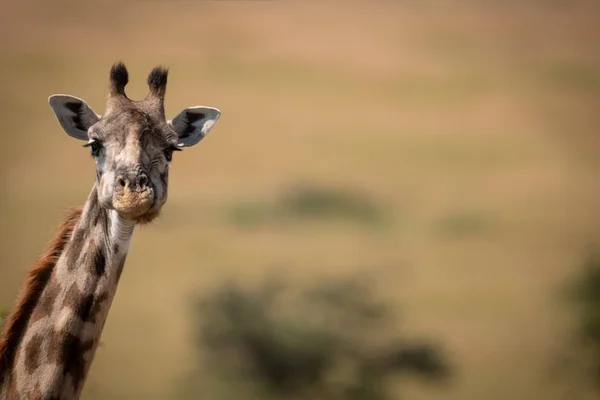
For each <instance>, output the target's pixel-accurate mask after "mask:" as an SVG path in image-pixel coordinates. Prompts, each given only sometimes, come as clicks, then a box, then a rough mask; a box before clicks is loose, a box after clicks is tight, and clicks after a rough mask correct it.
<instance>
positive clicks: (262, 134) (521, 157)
mask: <svg viewBox="0 0 600 400" xmlns="http://www.w3.org/2000/svg"><path fill="white" fill-rule="evenodd" d="M4 9H5V11H3V12H2V13H1V14H0V38H2V39H0V51H1V54H2V64H1V65H2V67H1V68H2V69H1V71H0V72H1V73H0V87H1V88H2V92H1V93H0V94H1V96H0V105H1V106H2V107H0V116H1V117H2V122H3V131H2V134H0V163H1V166H2V169H1V173H0V183H2V187H3V190H2V191H1V192H0V221H2V223H1V224H0V234H1V242H0V243H2V250H3V251H2V253H1V254H2V255H1V256H0V276H1V277H2V278H1V279H0V304H6V305H9V304H10V303H11V302H12V300H13V297H14V295H15V294H16V291H17V287H18V285H19V284H20V282H21V280H22V278H23V274H24V272H25V270H26V269H27V268H28V267H29V266H30V265H32V263H33V261H34V259H35V257H36V256H37V255H38V254H39V253H40V252H41V250H42V247H43V245H44V243H45V241H46V240H47V239H49V237H50V235H51V234H52V229H53V226H55V225H56V223H57V222H58V221H59V220H60V218H61V217H62V215H63V214H64V212H63V210H65V209H66V208H67V207H69V206H72V205H76V204H79V203H80V202H82V201H83V200H84V199H85V197H86V195H87V193H88V190H89V189H90V187H91V184H92V181H93V165H92V161H91V160H90V159H89V155H88V152H87V151H84V150H83V149H81V148H80V146H79V144H78V143H76V142H75V141H74V140H72V139H70V138H68V137H67V136H66V135H65V134H64V133H63V132H62V131H61V129H60V127H59V125H58V123H57V122H56V121H55V119H54V117H53V115H52V113H51V110H50V108H49V107H48V106H47V103H46V98H47V96H48V95H50V94H53V93H69V94H72V95H75V96H78V97H82V98H84V99H86V100H87V101H88V103H89V104H90V105H92V107H94V108H95V109H96V111H98V112H101V111H102V109H103V105H104V104H103V103H104V98H105V95H106V91H105V89H106V86H107V81H106V79H107V73H108V69H109V68H110V65H111V64H112V63H113V62H114V61H115V60H121V59H122V60H123V61H125V62H126V63H127V65H128V67H129V69H130V75H131V83H130V85H129V86H128V93H129V94H130V96H131V97H133V98H140V97H142V96H143V95H144V94H145V91H146V88H145V86H144V85H145V84H144V81H145V77H146V74H147V73H148V71H149V70H150V69H151V68H152V67H153V66H154V65H155V64H159V63H160V64H166V65H168V66H169V67H170V68H171V75H170V83H169V88H168V94H167V105H166V106H167V112H168V113H169V114H170V115H174V114H175V113H177V112H178V111H179V110H180V109H182V108H184V107H187V106H190V105H195V104H203V105H212V106H216V107H219V108H220V109H221V110H222V111H223V117H222V119H221V120H220V121H219V123H218V125H217V126H216V127H215V129H214V131H213V132H212V133H211V135H210V137H208V138H207V139H206V140H205V141H204V142H203V143H202V144H201V145H199V146H198V147H197V148H193V149H189V150H186V151H185V152H184V153H183V154H177V155H176V156H177V157H176V159H175V161H174V165H173V169H172V174H171V175H172V176H171V183H170V199H169V202H168V204H167V206H166V208H165V212H164V216H163V217H162V218H161V219H160V220H159V221H157V222H156V223H155V224H153V225H152V226H150V227H147V228H143V229H140V230H139V231H137V232H136V234H135V239H134V240H133V244H132V248H131V251H130V256H129V259H128V265H127V268H126V271H125V273H124V275H123V279H122V281H121V285H120V288H119V292H118V295H117V297H116V299H115V302H114V304H113V307H112V310H111V313H110V315H109V319H108V322H107V325H106V329H105V332H104V336H103V342H104V346H103V347H101V348H100V349H99V351H98V354H97V357H96V360H95V363H94V365H93V367H92V371H91V375H90V378H89V380H88V383H87V387H86V392H85V393H86V396H85V397H86V398H90V399H92V398H93V399H100V398H111V399H113V398H132V397H137V398H170V397H171V396H173V393H176V389H177V387H176V382H177V380H178V379H180V378H181V377H182V376H183V374H184V373H185V372H186V371H187V370H189V369H190V368H192V367H193V361H194V357H195V355H194V351H195V350H194V349H193V348H192V347H191V344H190V340H189V338H190V329H191V324H192V322H191V319H190V318H191V316H190V307H189V300H190V298H191V297H192V296H193V295H196V294H200V293H202V292H203V290H204V289H206V288H209V287H211V286H212V285H214V284H216V283H218V282H219V281H220V279H221V278H223V277H224V276H227V275H228V274H233V275H236V276H238V277H239V278H240V279H243V280H249V281H254V280H258V279H260V278H261V277H262V276H263V275H262V274H264V273H265V272H266V271H269V270H271V269H276V270H279V271H282V272H284V273H285V275H286V276H289V277H290V278H291V279H294V280H297V281H298V282H299V283H306V282H310V281H311V280H317V279H320V277H323V276H330V275H337V274H343V273H347V272H355V271H362V270H367V271H370V272H372V274H373V275H374V277H375V278H376V280H377V281H379V282H380V283H381V285H382V290H383V291H385V293H386V294H387V295H390V296H393V297H394V298H395V299H397V300H398V304H399V305H400V306H401V310H402V313H403V321H404V324H405V328H406V329H407V330H409V331H410V332H412V333H415V334H424V335H427V336H433V337H435V338H439V339H440V340H441V341H442V343H443V344H445V346H446V347H447V349H448V352H449V355H450V356H451V357H452V360H453V361H454V363H455V364H456V365H457V366H458V369H457V371H456V372H457V376H456V379H455V380H454V382H453V384H452V385H451V386H450V387H449V388H448V389H447V390H443V391H438V390H433V389H430V388H425V389H424V388H423V387H416V388H412V385H411V388H410V392H411V395H412V396H411V398H415V399H419V398H423V399H432V398H435V399H474V400H475V399H482V398H485V399H507V398H510V399H515V400H518V399H523V400H525V399H532V398H544V399H558V398H562V397H561V394H562V393H564V391H563V389H564V386H565V385H563V383H561V382H556V381H552V380H551V379H550V377H549V375H548V369H549V368H550V367H549V366H550V364H551V363H552V361H553V360H554V357H555V355H556V353H557V352H559V351H560V348H561V346H562V344H563V343H564V341H565V340H566V335H567V333H568V332H569V329H570V324H569V317H568V310H565V309H564V308H562V305H561V303H560V302H559V301H557V295H556V291H557V290H558V289H559V288H560V285H562V284H563V283H564V282H565V280H566V279H567V278H569V277H570V276H571V275H572V273H573V272H574V269H575V268H576V267H577V266H578V265H579V263H580V261H581V259H582V257H583V254H584V253H583V252H584V250H585V248H586V246H587V245H588V244H589V243H593V242H596V241H598V240H599V239H600V226H599V225H598V217H599V215H598V205H599V204H600V179H598V173H599V172H600V162H599V160H600V157H599V156H600V147H599V145H600V141H599V140H598V135H597V132H598V129H599V128H600V119H599V115H600V114H599V113H598V109H599V106H600V53H599V52H598V40H599V39H600V34H599V28H598V26H599V25H598V21H599V18H600V7H598V5H597V4H595V3H594V2H591V1H590V2H569V3H567V2H546V3H544V2H536V3H527V4H520V3H517V2H514V4H505V3H504V2H492V1H487V2H477V3H476V2H470V1H463V2H439V1H436V2H433V1H431V2H395V3H394V2H375V3H372V2H369V3H367V2H345V3H342V2H331V3H323V4H319V5H317V3H316V2H315V3H313V2H305V3H302V4H301V3H299V2H298V3H296V2H242V1H231V2H200V1H197V2H194V1H175V2H166V1H146V2H141V1H132V2H128V3H125V4H121V3H117V2H93V3H92V2H67V1H61V2H37V3H33V2H29V1H19V2H11V3H7V4H5V5H4ZM296 182H313V183H317V184H319V185H325V186H329V185H330V186H334V187H338V186H340V187H350V188H358V189H361V190H363V191H367V192H368V193H370V195H371V196H372V197H373V198H374V199H375V200H376V201H379V202H381V203H382V204H385V205H386V206H388V207H391V208H392V209H393V217H394V219H393V224H392V225H391V227H389V228H387V229H382V230H375V231H373V230H369V229H361V228H360V227H356V226H348V225H343V224H342V225H338V224H330V223H325V222H324V223H316V224H301V225H298V226H295V225H292V226H286V227H278V226H266V227H261V228H257V229H256V230H244V229H238V228H237V227H236V226H233V225H231V224H229V223H228V222H227V217H226V215H227V213H228V211H229V210H230V207H231V206H233V205H235V204H236V203H238V202H244V201H249V200H253V199H259V200H266V201H269V200H270V199H272V198H273V196H276V195H277V194H278V193H279V192H280V190H281V189H282V188H283V187H285V186H286V185H288V184H293V183H296ZM465 215H466V216H469V215H471V216H476V218H478V221H480V222H479V223H480V227H479V228H477V229H475V231H474V232H472V233H470V234H468V235H459V234H453V229H454V228H453V225H452V224H450V225H448V222H447V221H448V220H453V218H454V219H456V218H458V220H459V222H460V218H464V216H465ZM461 216H462V217H461ZM448 226H449V227H448ZM565 384H567V385H568V384H569V382H566V383H565Z"/></svg>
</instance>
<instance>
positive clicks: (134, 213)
mask: <svg viewBox="0 0 600 400" xmlns="http://www.w3.org/2000/svg"><path fill="white" fill-rule="evenodd" d="M153 204H154V189H153V188H152V187H150V186H149V185H148V178H147V176H146V174H143V173H142V174H138V175H135V176H127V175H119V176H118V177H117V179H116V180H115V190H114V195H113V207H114V209H115V210H116V211H117V212H118V213H119V214H121V215H122V216H124V217H126V218H129V219H136V218H139V217H141V216H142V215H143V214H144V213H146V212H147V211H148V210H150V209H151V208H152V206H153Z"/></svg>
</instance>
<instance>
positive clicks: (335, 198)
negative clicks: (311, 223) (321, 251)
mask: <svg viewBox="0 0 600 400" xmlns="http://www.w3.org/2000/svg"><path fill="white" fill-rule="evenodd" d="M230 217H231V221H232V222H233V223H234V224H236V225H241V226H254V225H259V224H264V223H269V222H271V223H272V222H284V221H291V220H299V219H302V220H327V219H329V220H344V221H352V222H357V223H360V224H364V225H380V224H382V223H384V222H385V213H384V210H383V208H382V207H381V206H379V205H378V204H376V203H375V202H374V201H373V200H372V199H370V198H369V197H368V196H366V195H365V194H363V193H359V192H357V191H350V190H343V189H335V188H323V187H316V186H310V185H298V186H294V187H290V188H288V189H287V190H285V191H284V192H283V193H282V194H281V195H280V196H279V197H278V198H277V199H275V201H273V202H258V201H255V202H245V203H240V204H237V205H236V206H234V207H233V208H232V210H231V212H230Z"/></svg>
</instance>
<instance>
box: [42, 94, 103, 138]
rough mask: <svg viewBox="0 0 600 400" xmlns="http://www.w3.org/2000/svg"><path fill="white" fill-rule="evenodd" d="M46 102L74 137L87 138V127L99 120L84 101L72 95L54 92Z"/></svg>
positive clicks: (63, 126) (64, 127)
mask: <svg viewBox="0 0 600 400" xmlns="http://www.w3.org/2000/svg"><path fill="white" fill-rule="evenodd" d="M48 103H50V107H52V110H53V111H54V115H56V118H58V122H60V125H61V126H62V128H63V129H64V130H65V132H67V133H68V134H69V136H72V137H74V138H75V139H79V140H88V134H87V131H88V129H89V128H90V126H92V125H94V124H95V123H96V122H98V121H99V120H100V116H99V115H98V114H96V113H95V112H94V110H92V109H91V107H90V106H88V105H87V103H86V102H85V101H83V100H81V99H79V98H77V97H74V96H69V95H67V94H55V95H52V96H50V97H49V98H48Z"/></svg>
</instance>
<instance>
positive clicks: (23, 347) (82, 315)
mask: <svg viewBox="0 0 600 400" xmlns="http://www.w3.org/2000/svg"><path fill="white" fill-rule="evenodd" d="M134 225H135V224H134V222H132V221H127V220H124V219H122V218H121V217H119V215H118V214H117V213H116V212H115V211H114V210H106V209H103V208H101V207H100V206H99V204H98V195H97V187H96V186H94V188H93V189H92V192H91V193H90V196H89V197H88V199H87V202H86V204H85V206H84V208H83V212H82V214H81V217H80V219H79V221H78V223H77V224H76V225H75V228H74V229H73V232H72V235H71V238H70V240H69V241H68V243H67V244H66V246H65V247H64V249H63V251H62V253H61V254H60V256H59V257H58V260H57V262H56V265H55V266H54V268H53V270H52V272H51V275H50V277H49V278H48V281H47V283H46V285H45V287H44V288H43V291H42V292H41V295H40V297H39V299H38V301H37V302H36V304H35V306H34V307H33V310H32V312H31V316H30V318H29V321H28V323H27V326H26V328H25V330H24V332H23V334H22V337H21V340H20V343H19V346H18V348H17V349H16V352H15V357H14V360H13V364H12V369H11V370H10V371H9V374H8V376H6V377H5V381H4V382H3V386H6V387H5V388H4V389H3V390H4V391H5V397H6V398H7V399H8V398H12V397H11V396H10V393H11V391H13V393H14V394H16V396H15V397H16V398H58V399H74V398H78V397H79V395H80V393H81V390H82V388H83V383H84V381H85V378H86V375H87V373H88V371H89V368H90V365H91V362H92V359H93V357H94V353H95V351H96V347H97V346H98V342H99V340H100V336H101V333H102V329H103V327H104V323H105V321H106V317H107V314H108V310H109V308H110V305H111V303H112V300H113V298H114V296H115V293H116V290H117V284H118V282H119V278H120V275H121V272H122V269H123V265H124V263H125V258H126V256H127V251H128V249H129V242H130V239H131V236H132V233H133V228H134ZM0 394H2V393H0ZM0 398H2V399H4V397H2V396H0Z"/></svg>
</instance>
